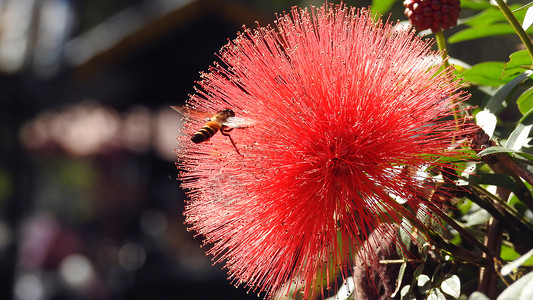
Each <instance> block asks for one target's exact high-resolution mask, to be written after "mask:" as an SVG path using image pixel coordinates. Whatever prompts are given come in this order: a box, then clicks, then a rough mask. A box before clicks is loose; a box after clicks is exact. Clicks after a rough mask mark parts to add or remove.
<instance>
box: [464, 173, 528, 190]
mask: <svg viewBox="0 0 533 300" xmlns="http://www.w3.org/2000/svg"><path fill="white" fill-rule="evenodd" d="M468 182H470V183H471V184H475V185H480V184H486V185H494V186H499V187H503V188H506V189H508V190H510V191H512V192H513V193H515V194H516V193H518V192H519V191H518V188H517V186H516V181H515V180H514V179H513V178H512V177H511V176H509V175H506V174H501V173H500V174H489V173H478V174H476V175H474V176H470V177H469V178H468Z"/></svg>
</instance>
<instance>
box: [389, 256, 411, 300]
mask: <svg viewBox="0 0 533 300" xmlns="http://www.w3.org/2000/svg"><path fill="white" fill-rule="evenodd" d="M406 269H407V262H404V263H403V264H402V265H401V266H400V270H399V271H398V277H397V278H396V289H395V290H394V292H393V293H392V295H391V297H392V298H394V297H396V294H397V293H398V292H400V288H401V287H402V282H403V277H404V275H405V270H406Z"/></svg>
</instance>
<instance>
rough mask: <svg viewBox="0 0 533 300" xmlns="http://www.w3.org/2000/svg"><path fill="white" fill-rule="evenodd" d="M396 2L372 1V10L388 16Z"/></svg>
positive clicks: (385, 0) (386, 0) (390, 0)
mask: <svg viewBox="0 0 533 300" xmlns="http://www.w3.org/2000/svg"><path fill="white" fill-rule="evenodd" d="M394 2H396V0H372V5H371V9H372V11H373V12H377V13H379V14H382V15H384V14H386V13H387V12H388V11H389V9H390V8H391V7H392V5H393V4H394Z"/></svg>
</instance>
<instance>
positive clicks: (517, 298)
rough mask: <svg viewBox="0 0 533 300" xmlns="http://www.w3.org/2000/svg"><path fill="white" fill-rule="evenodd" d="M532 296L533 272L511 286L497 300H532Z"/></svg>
mask: <svg viewBox="0 0 533 300" xmlns="http://www.w3.org/2000/svg"><path fill="white" fill-rule="evenodd" d="M531 295H533V272H530V273H528V274H526V275H525V276H524V277H522V278H520V279H519V280H517V281H516V282H515V283H513V284H511V285H510V286H509V287H508V288H506V289H505V290H504V291H503V292H502V293H501V294H500V296H498V298H497V300H531Z"/></svg>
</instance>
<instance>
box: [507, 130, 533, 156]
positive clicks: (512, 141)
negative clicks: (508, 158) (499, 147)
mask: <svg viewBox="0 0 533 300" xmlns="http://www.w3.org/2000/svg"><path fill="white" fill-rule="evenodd" d="M531 127H532V125H525V124H522V123H520V124H518V125H517V126H516V128H515V129H514V130H513V132H511V135H510V136H509V138H508V139H507V142H505V146H504V147H505V148H509V149H513V150H520V149H521V148H522V146H524V145H525V144H526V143H527V138H528V136H529V132H530V131H531Z"/></svg>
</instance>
